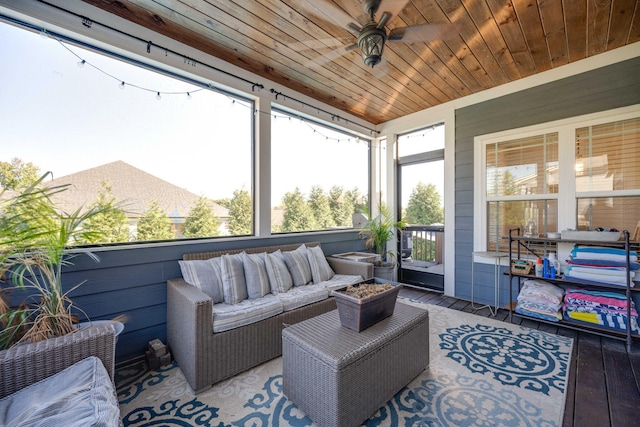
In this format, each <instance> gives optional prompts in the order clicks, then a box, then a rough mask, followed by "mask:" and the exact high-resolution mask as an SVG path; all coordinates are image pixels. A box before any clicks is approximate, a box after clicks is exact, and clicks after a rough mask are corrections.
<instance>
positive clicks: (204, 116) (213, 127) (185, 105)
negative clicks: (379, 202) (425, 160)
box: [0, 22, 368, 205]
mask: <svg viewBox="0 0 640 427" xmlns="http://www.w3.org/2000/svg"><path fill="white" fill-rule="evenodd" d="M0 52H1V54H0V75H1V76H2V78H1V79H0V129H2V132H0V152H1V153H2V154H1V156H0V161H6V162H8V161H10V160H11V159H13V158H16V157H17V158H20V159H21V160H23V161H25V162H31V163H33V164H35V165H36V166H38V167H39V168H40V170H41V172H45V171H51V172H53V176H54V178H57V177H61V176H64V175H68V174H71V173H74V172H78V171H81V170H85V169H88V168H91V167H96V166H100V165H103V164H106V163H110V162H113V161H116V160H122V161H125V162H127V163H129V164H130V165H132V166H134V167H136V168H139V169H142V170H143V171H145V172H148V173H150V174H152V175H155V176H157V177H159V178H161V179H164V180H166V181H168V182H170V183H172V184H175V185H178V186H180V187H183V188H186V189H187V190H189V191H191V192H193V193H195V194H198V195H202V196H207V197H210V198H213V199H217V198H226V197H232V194H233V191H234V190H236V189H239V188H244V189H247V190H248V189H250V188H251V162H250V159H251V158H252V155H251V149H250V144H249V143H248V141H250V138H251V134H252V128H251V125H250V120H251V118H252V115H253V113H254V111H253V107H252V106H251V105H250V104H247V103H243V102H239V101H236V102H233V99H232V98H230V97H228V96H226V95H221V94H218V93H216V92H213V91H210V90H198V89H200V88H199V87H197V86H194V85H192V84H189V83H186V82H183V81H179V80H177V79H174V78H170V77H166V76H163V75H160V74H157V73H153V72H150V71H148V70H144V69H142V68H140V67H137V66H134V65H131V64H127V63H124V62H121V61H118V60H114V59H111V58H106V57H104V56H103V55H100V54H97V53H93V52H90V51H87V50H84V49H81V48H78V47H76V46H73V45H70V44H67V43H64V44H62V43H60V42H59V41H57V40H54V39H52V38H46V37H42V36H40V35H39V34H36V33H33V32H30V31H26V30H24V29H21V28H16V27H13V26H11V25H8V24H6V23H4V22H0ZM81 60H85V64H84V66H83V67H79V66H78V62H81ZM123 81H124V82H125V87H124V89H120V83H121V82H123ZM158 91H159V92H161V99H160V100H157V99H156V94H157V92H158ZM187 92H189V93H190V94H191V98H190V99H189V98H188V97H187V94H186V93H187ZM171 93H176V94H171ZM276 121H278V126H280V128H281V129H282V130H281V131H280V132H279V133H278V134H279V135H280V138H281V139H280V140H278V146H277V147H276V146H274V148H273V154H274V156H273V159H274V163H273V164H272V170H273V171H274V178H273V181H272V204H273V205H277V204H279V202H280V201H281V199H282V196H283V195H284V193H285V192H286V191H292V190H293V187H294V186H298V187H300V188H301V190H302V191H303V192H305V193H306V192H308V191H309V189H310V187H311V186H312V185H321V186H322V187H323V188H325V189H327V190H328V189H329V188H330V186H332V185H335V184H344V183H345V182H347V183H349V184H348V185H346V186H345V187H346V188H345V189H351V188H353V187H354V186H357V187H358V188H360V189H361V190H362V191H366V188H367V170H368V167H367V164H366V162H361V161H356V160H354V159H360V158H362V157H365V159H366V156H363V152H365V151H366V150H367V146H366V144H365V143H356V139H355V138H354V139H351V140H350V141H347V137H346V136H345V135H344V134H341V133H334V132H333V131H331V130H329V129H327V128H325V127H320V126H311V125H310V124H308V123H306V122H305V123H302V122H301V121H300V120H288V119H286V118H281V117H279V116H278V117H277V118H276ZM274 127H275V126H274ZM363 150H364V151H363ZM327 164H331V165H332V166H333V167H332V168H331V170H327V169H328V168H327V167H326V165H327ZM351 183H353V185H351Z"/></svg>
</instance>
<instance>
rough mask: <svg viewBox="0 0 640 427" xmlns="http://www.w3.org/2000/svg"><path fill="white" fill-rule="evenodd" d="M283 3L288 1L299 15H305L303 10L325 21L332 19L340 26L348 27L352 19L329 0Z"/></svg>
mask: <svg viewBox="0 0 640 427" xmlns="http://www.w3.org/2000/svg"><path fill="white" fill-rule="evenodd" d="M285 3H289V4H290V6H291V8H292V9H295V10H297V11H298V12H299V13H300V14H301V15H305V12H309V13H311V14H313V15H315V16H316V17H318V18H321V19H323V20H325V21H332V22H333V23H335V24H337V25H339V26H341V27H342V28H348V27H349V25H350V24H353V21H354V19H353V18H352V17H351V16H349V14H348V13H346V12H345V11H344V10H342V9H340V8H339V7H338V6H336V5H334V4H332V3H330V2H318V1H314V0H286V1H285ZM354 25H355V24H354Z"/></svg>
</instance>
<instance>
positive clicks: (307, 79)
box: [83, 0, 640, 124]
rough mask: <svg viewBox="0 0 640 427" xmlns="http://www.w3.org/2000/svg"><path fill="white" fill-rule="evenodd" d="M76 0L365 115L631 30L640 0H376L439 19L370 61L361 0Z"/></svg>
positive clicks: (389, 111)
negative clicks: (361, 29)
mask: <svg viewBox="0 0 640 427" xmlns="http://www.w3.org/2000/svg"><path fill="white" fill-rule="evenodd" d="M83 1H85V2H86V3H89V4H92V5H95V6H97V7H99V8H102V9H104V10H107V11H109V12H111V13H113V14H116V15H118V16H120V17H123V18H125V19H127V20H129V21H132V22H135V23H137V24H140V25H143V26H145V27H147V28H149V29H152V30H154V31H156V32H158V33H161V34H163V35H166V36H168V37H171V38H173V39H175V40H178V41H180V42H183V43H185V44H187V45H190V46H192V47H194V48H197V49H199V50H202V51H204V52H206V53H208V54H211V55H213V56H215V57H218V58H221V59H223V60H225V61H227V62H229V63H231V64H234V65H236V66H238V67H241V68H243V69H246V70H248V71H250V72H252V73H255V74H257V75H259V76H263V77H265V78H267V79H269V80H272V81H274V82H277V83H279V84H282V85H283V86H285V87H288V88H291V89H294V90H296V91H299V92H301V93H304V94H306V95H308V96H310V97H312V98H315V99H317V100H319V101H322V102H324V103H326V104H329V105H331V106H334V107H336V108H338V109H340V110H342V111H345V112H348V113H351V114H353V115H355V116H357V117H360V118H363V119H365V120H367V121H369V122H371V123H374V124H378V123H381V122H384V121H388V120H391V119H394V118H397V117H401V116H405V115H407V114H410V113H413V112H416V111H419V110H423V109H425V108H428V107H433V106H436V105H438V104H441V103H444V102H447V101H451V100H454V99H457V98H460V97H463V96H466V95H470V94H473V93H477V92H480V91H482V90H486V89H489V88H492V87H495V86H498V85H502V84H505V83H508V82H511V81H514V80H518V79H520V78H523V77H526V76H531V75H533V74H536V73H540V72H542V71H546V70H549V69H552V68H555V67H559V66H562V65H565V64H567V63H570V62H574V61H578V60H580V59H584V58H586V57H590V56H594V55H598V54H600V53H603V52H606V51H609V50H612V49H616V48H619V47H621V46H625V45H628V44H631V43H637V42H639V41H640V0H537V1H536V0H383V1H382V5H381V7H380V10H379V11H378V13H377V14H376V19H379V17H380V15H381V13H382V12H383V11H389V12H397V13H394V15H393V17H392V18H391V19H390V20H389V21H388V22H387V24H386V29H387V30H388V31H392V30H393V29H395V28H399V27H407V26H415V25H424V24H448V25H449V26H448V27H444V30H442V27H441V26H433V27H432V31H431V33H420V34H423V36H422V37H423V38H422V39H419V40H415V41H414V40H411V39H410V40H406V39H403V41H399V42H398V41H396V42H387V44H386V46H385V49H384V53H383V59H382V62H381V63H380V64H379V65H377V66H376V67H374V68H373V69H372V68H369V67H366V66H365V65H364V63H363V61H362V58H361V56H360V51H359V49H353V50H347V49H346V47H347V46H348V45H352V44H353V43H355V42H356V35H354V33H353V32H352V31H349V30H348V29H346V28H345V25H346V23H348V22H350V21H352V22H354V23H356V24H357V25H358V26H362V25H364V24H365V23H366V20H367V16H366V15H365V14H364V12H363V8H362V0H333V1H332V0H207V1H203V0H181V1H180V0H83ZM429 34H431V35H432V37H427V36H428V35H429ZM638 49H639V52H640V45H639V47H638Z"/></svg>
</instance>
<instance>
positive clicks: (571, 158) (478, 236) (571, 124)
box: [473, 104, 640, 263]
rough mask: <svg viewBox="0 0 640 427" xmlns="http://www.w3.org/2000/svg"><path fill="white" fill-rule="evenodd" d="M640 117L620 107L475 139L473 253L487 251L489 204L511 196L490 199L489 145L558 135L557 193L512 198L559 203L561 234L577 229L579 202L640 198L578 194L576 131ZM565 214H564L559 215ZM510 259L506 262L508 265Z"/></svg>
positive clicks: (635, 109) (639, 109)
mask: <svg viewBox="0 0 640 427" xmlns="http://www.w3.org/2000/svg"><path fill="white" fill-rule="evenodd" d="M635 117H640V104H638V105H632V106H629V107H623V108H617V109H614V110H607V111H602V112H598V113H593V114H587V115H583V116H577V117H572V118H568V119H563V120H557V121H553V122H547V123H541V124H537V125H533V126H527V127H523V128H518V129H509V130H506V131H501V132H495V133H491V134H486V135H479V136H476V137H475V138H474V140H473V160H474V173H473V174H474V180H473V181H474V185H473V190H474V195H475V197H474V200H473V226H474V233H473V251H474V252H480V251H486V250H487V202H489V201H494V200H501V201H502V200H505V199H509V197H507V198H505V197H487V195H486V194H487V182H486V181H487V174H486V166H487V164H486V157H485V153H486V146H487V145H488V144H494V143H498V142H503V141H510V140H514V139H520V138H527V137H531V136H535V135H541V134H549V133H555V132H557V133H558V174H559V175H558V178H559V182H560V183H561V185H560V186H559V187H558V193H557V194H534V195H530V196H525V197H523V196H521V195H516V196H512V197H513V199H514V200H523V199H525V198H526V199H527V200H541V199H557V200H558V231H561V230H566V229H574V228H576V200H577V198H584V197H609V196H640V189H639V190H615V191H606V192H603V191H590V192H580V193H577V192H576V177H575V164H576V161H575V135H576V129H578V128H581V127H585V126H595V125H599V124H603V123H609V122H613V121H621V120H628V119H632V118H635ZM560 213H562V214H560ZM507 261H508V260H503V262H505V263H506V262H507ZM476 262H480V263H493V262H494V260H493V259H488V258H487V259H484V258H477V260H476Z"/></svg>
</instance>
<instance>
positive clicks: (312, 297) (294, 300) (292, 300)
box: [276, 285, 329, 311]
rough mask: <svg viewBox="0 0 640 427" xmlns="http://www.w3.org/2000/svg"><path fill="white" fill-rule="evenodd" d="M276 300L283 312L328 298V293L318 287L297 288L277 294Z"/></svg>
mask: <svg viewBox="0 0 640 427" xmlns="http://www.w3.org/2000/svg"><path fill="white" fill-rule="evenodd" d="M276 298H278V300H279V301H280V302H281V303H282V309H283V310H284V311H290V310H294V309H296V308H298V307H302V306H304V305H307V304H312V303H314V302H318V301H322V300H325V299H327V298H329V291H328V290H327V289H326V288H325V287H324V286H318V285H309V286H298V287H295V288H291V289H289V290H288V291H287V292H285V293H280V294H277V295H276Z"/></svg>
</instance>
